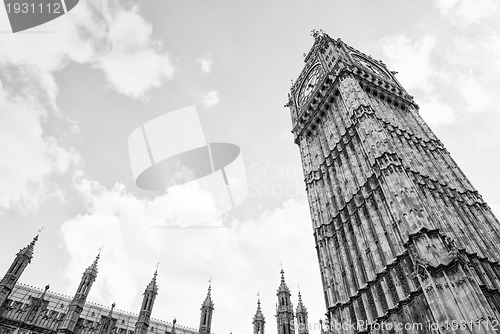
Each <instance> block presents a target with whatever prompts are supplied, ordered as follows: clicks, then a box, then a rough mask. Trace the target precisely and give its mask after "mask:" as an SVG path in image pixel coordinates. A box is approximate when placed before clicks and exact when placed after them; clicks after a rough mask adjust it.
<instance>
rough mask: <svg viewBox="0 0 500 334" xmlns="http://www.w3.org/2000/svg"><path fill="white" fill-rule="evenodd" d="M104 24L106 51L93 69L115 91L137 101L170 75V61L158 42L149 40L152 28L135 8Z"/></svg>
mask: <svg viewBox="0 0 500 334" xmlns="http://www.w3.org/2000/svg"><path fill="white" fill-rule="evenodd" d="M107 24H108V36H107V41H106V42H107V43H109V44H108V49H107V50H106V51H104V52H103V53H102V54H100V55H98V56H97V57H96V58H97V59H96V61H95V66H96V67H98V68H101V69H102V70H103V71H104V73H105V74H106V77H107V79H108V80H109V81H110V83H111V84H112V85H113V87H114V88H116V90H118V91H119V92H120V93H122V94H124V95H128V96H131V97H134V98H138V97H142V96H143V95H144V94H145V92H147V91H148V90H149V89H150V88H154V87H158V86H160V85H161V83H162V81H163V80H164V79H169V78H171V77H172V76H173V73H174V67H173V65H172V64H171V62H170V59H169V58H168V56H167V55H166V54H165V53H164V52H163V51H162V44H161V42H159V41H155V40H154V39H153V38H152V36H151V35H152V31H153V29H152V26H151V24H150V23H148V22H146V20H145V19H144V18H143V17H142V16H141V15H140V14H139V13H138V9H137V7H132V9H131V10H128V11H125V10H121V11H118V13H116V14H115V15H113V16H112V18H111V20H110V22H108V23H107Z"/></svg>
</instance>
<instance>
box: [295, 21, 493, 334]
mask: <svg viewBox="0 0 500 334" xmlns="http://www.w3.org/2000/svg"><path fill="white" fill-rule="evenodd" d="M313 36H314V38H315V41H314V45H313V47H312V48H311V50H310V51H309V53H308V54H307V55H305V60H304V61H305V66H304V69H303V70H302V72H301V74H300V76H299V78H298V80H297V81H296V82H295V83H294V84H293V85H292V87H291V93H290V95H289V101H288V103H287V105H286V106H287V107H289V108H290V112H291V117H292V123H293V131H292V132H293V134H294V136H295V143H296V144H297V145H298V146H299V149H300V155H301V158H302V164H303V170H304V177H305V178H304V181H305V184H306V189H307V194H308V199H309V205H310V212H311V217H312V222H313V228H314V238H315V242H316V249H317V254H318V259H319V265H320V270H321V277H322V281H323V289H324V297H325V302H326V307H327V316H328V318H329V321H330V324H349V323H350V324H357V323H359V324H363V325H364V326H361V327H359V328H356V329H357V330H359V331H354V330H352V329H349V328H346V329H340V330H339V331H338V332H341V333H358V332H360V333H362V332H370V331H371V332H377V333H403V332H405V333H431V332H436V333H438V332H439V333H456V332H460V333H496V332H497V329H499V328H498V326H495V325H498V320H499V319H500V314H499V310H500V298H499V297H500V296H499V290H498V289H499V288H500V266H499V264H498V261H499V259H500V252H499V246H498V245H500V224H499V221H498V220H497V218H496V217H495V216H494V215H493V213H492V211H491V209H490V207H489V206H488V205H487V204H486V203H485V202H484V201H483V199H482V198H481V196H480V195H479V194H478V192H477V191H476V190H475V189H474V187H473V186H472V184H471V183H470V181H469V180H468V179H467V177H466V176H465V175H464V173H463V172H462V171H461V170H460V168H459V167H458V166H457V164H456V163H455V161H454V160H453V159H452V157H451V156H450V154H449V152H448V151H447V150H446V149H445V147H444V146H443V144H442V143H441V142H440V141H439V139H438V138H437V137H436V135H435V134H434V133H433V132H432V131H431V129H430V128H429V127H428V126H427V124H426V123H425V122H424V121H423V119H422V117H421V116H420V115H419V112H418V106H417V105H416V104H415V102H414V101H413V98H412V96H410V95H409V94H408V93H407V92H406V91H405V89H404V88H403V87H402V86H401V85H400V83H398V81H397V80H396V78H395V77H394V72H391V71H389V70H388V69H387V68H386V66H385V65H384V64H383V63H382V62H381V61H376V60H374V59H372V58H371V57H370V56H368V55H365V54H363V53H362V52H360V51H358V50H356V49H354V48H352V47H350V46H349V45H347V44H345V43H344V42H343V41H341V40H340V39H339V40H334V39H332V38H330V37H329V36H328V35H327V34H324V33H323V32H316V31H315V32H313ZM453 320H455V321H458V322H459V323H462V324H464V327H462V329H458V330H454V328H452V327H453V324H452V323H451V321H453ZM381 323H385V324H392V325H394V326H400V325H398V324H412V323H417V324H421V325H422V327H419V326H418V325H416V326H413V328H412V329H410V330H407V331H395V330H394V329H388V328H387V327H390V325H389V326H386V328H385V329H384V328H382V329H380V330H378V331H375V330H373V328H375V325H376V324H381ZM370 324H371V325H373V326H372V327H370V326H367V325H370ZM379 328H380V327H379ZM455 329H456V328H455Z"/></svg>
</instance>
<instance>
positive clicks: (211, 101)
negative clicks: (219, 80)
mask: <svg viewBox="0 0 500 334" xmlns="http://www.w3.org/2000/svg"><path fill="white" fill-rule="evenodd" d="M202 98H203V104H205V106H206V107H207V108H210V107H213V106H215V105H216V104H218V103H219V102H220V99H219V92H217V91H216V90H211V91H209V92H205V93H203V94H202Z"/></svg>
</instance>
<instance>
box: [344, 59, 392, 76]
mask: <svg viewBox="0 0 500 334" xmlns="http://www.w3.org/2000/svg"><path fill="white" fill-rule="evenodd" d="M352 57H353V58H354V60H356V61H357V62H358V63H359V64H361V65H363V66H364V67H366V68H367V69H369V70H370V71H372V72H375V73H376V74H378V75H380V76H381V77H384V78H389V77H388V76H387V73H386V72H385V71H384V70H383V69H381V68H380V67H379V66H377V65H375V64H374V63H372V62H371V61H369V60H367V59H365V58H363V57H361V56H359V55H357V54H352Z"/></svg>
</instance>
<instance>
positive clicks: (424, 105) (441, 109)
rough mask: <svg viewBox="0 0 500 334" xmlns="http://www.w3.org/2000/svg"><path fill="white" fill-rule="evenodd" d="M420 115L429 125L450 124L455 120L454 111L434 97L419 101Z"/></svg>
mask: <svg viewBox="0 0 500 334" xmlns="http://www.w3.org/2000/svg"><path fill="white" fill-rule="evenodd" d="M419 106H420V115H421V116H422V118H423V119H424V120H425V121H426V122H427V123H428V124H431V125H437V124H451V123H453V122H454V121H455V112H454V111H453V109H452V108H451V107H450V106H448V105H447V104H445V103H443V102H440V101H438V100H437V98H436V97H432V98H431V99H430V100H429V101H425V100H424V102H420V103H419Z"/></svg>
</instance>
